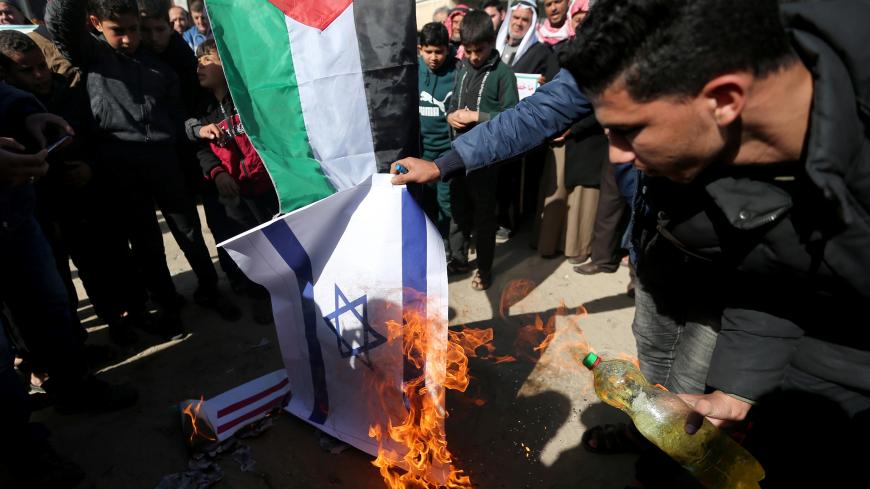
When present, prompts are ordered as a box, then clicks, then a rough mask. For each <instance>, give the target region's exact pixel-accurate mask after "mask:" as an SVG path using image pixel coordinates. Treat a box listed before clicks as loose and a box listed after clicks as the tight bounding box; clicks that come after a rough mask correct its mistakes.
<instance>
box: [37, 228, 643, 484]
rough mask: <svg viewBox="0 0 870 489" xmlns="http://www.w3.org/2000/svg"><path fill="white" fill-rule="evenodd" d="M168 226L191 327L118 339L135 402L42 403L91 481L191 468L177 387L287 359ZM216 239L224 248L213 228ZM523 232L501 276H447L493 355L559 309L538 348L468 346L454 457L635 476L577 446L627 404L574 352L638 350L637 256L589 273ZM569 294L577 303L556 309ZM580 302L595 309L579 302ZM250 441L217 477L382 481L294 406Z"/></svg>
mask: <svg viewBox="0 0 870 489" xmlns="http://www.w3.org/2000/svg"><path fill="white" fill-rule="evenodd" d="M164 239H165V242H166V246H167V257H168V260H169V263H170V269H171V270H172V272H173V274H174V275H175V279H176V284H177V286H178V289H179V291H180V292H181V293H183V294H184V295H185V296H187V297H188V299H189V302H190V305H188V306H186V307H185V310H184V313H183V318H184V320H185V323H186V325H187V328H188V330H189V331H190V332H191V333H192V334H191V335H189V337H187V338H186V339H184V340H181V341H178V342H172V343H160V342H159V340H158V339H157V338H155V337H151V336H149V335H147V334H145V333H142V334H141V341H140V344H138V345H137V346H136V348H133V349H130V350H128V351H124V352H118V356H117V358H116V359H115V360H114V362H113V364H112V365H110V366H108V367H107V368H106V369H105V370H104V371H103V372H102V373H100V376H101V377H102V378H104V379H106V380H109V381H113V382H121V381H129V382H132V383H133V384H135V385H136V386H137V387H138V388H139V389H140V394H141V399H140V401H139V403H138V404H137V405H136V406H135V407H133V408H130V409H127V410H124V411H121V412H116V413H110V414H103V415H74V416H59V415H57V414H56V413H55V412H54V411H53V410H52V409H45V410H42V411H40V412H37V413H35V414H34V416H33V420H34V421H39V422H43V423H45V424H46V425H47V426H48V427H49V429H50V430H51V432H52V440H53V443H54V445H55V447H56V448H57V450H58V451H59V452H61V453H63V454H65V455H66V456H68V457H69V458H71V459H72V460H73V461H75V462H76V463H78V464H79V465H81V466H82V467H83V468H84V469H85V471H86V472H87V474H88V477H87V480H86V481H85V482H83V483H82V484H81V486H80V487H81V488H107V489H108V488H129V489H139V488H142V489H146V488H147V489H152V488H154V487H155V486H156V485H157V484H158V482H159V481H160V479H161V477H163V476H164V475H167V474H171V473H175V472H180V471H183V470H184V469H185V468H186V465H187V461H188V456H189V454H188V451H187V448H186V446H185V444H184V441H183V436H182V432H181V422H180V420H181V417H180V414H179V411H178V403H179V401H182V400H184V399H190V398H198V397H200V396H205V398H209V397H212V396H214V395H217V394H219V393H221V392H223V391H225V390H227V389H229V388H232V387H235V386H236V385H239V384H241V383H244V382H246V381H248V380H251V379H254V378H256V377H258V376H260V375H262V374H265V373H268V372H271V371H274V370H276V369H278V368H281V359H280V355H279V352H278V349H277V340H276V336H275V332H274V328H273V327H272V326H260V325H257V324H255V323H254V322H253V321H252V320H251V319H250V317H251V316H250V307H249V304H248V303H247V300H246V299H242V298H236V300H237V301H238V302H239V304H240V306H242V307H243V309H245V313H246V315H245V317H244V318H243V319H242V320H241V321H239V322H236V323H228V322H225V321H222V320H221V319H220V318H219V317H218V316H217V314H215V313H214V312H212V311H210V310H208V309H204V308H201V307H199V306H197V305H195V304H193V303H192V301H191V300H190V297H191V294H192V292H193V290H194V289H195V287H196V279H195V277H194V276H193V274H192V273H191V272H190V270H189V267H188V265H187V262H186V261H185V259H184V257H183V256H182V255H181V253H180V251H179V250H178V247H177V246H176V245H175V243H174V241H173V240H172V238H171V236H170V235H169V234H168V233H166V234H164ZM206 239H207V240H208V241H209V245H210V246H212V249H214V248H213V241H212V239H211V236H210V235H207V236H206ZM527 242H528V237H527V236H526V235H523V234H520V235H519V236H517V237H515V238H513V239H512V240H511V241H510V242H509V243H506V244H503V245H499V247H498V251H497V255H496V263H495V270H494V271H495V275H496V281H495V284H494V285H493V286H492V287H491V288H490V290H488V291H486V292H485V293H482V292H476V291H474V290H472V289H471V287H470V275H469V276H464V277H457V278H454V279H452V280H451V288H450V307H451V318H450V324H451V327H454V328H458V327H461V326H466V327H470V328H488V327H492V328H494V331H495V340H494V344H495V346H496V347H497V350H496V352H495V353H496V354H497V355H516V353H517V352H516V347H515V341H516V338H517V333H518V331H519V330H520V329H521V328H522V327H524V326H526V325H530V324H534V323H535V320H536V318H537V317H540V318H541V321H542V322H543V323H544V324H546V322H547V321H548V320H549V319H550V318H551V317H554V316H558V317H555V318H554V320H555V326H556V329H557V331H558V334H557V335H556V338H555V339H554V341H553V342H552V343H551V344H550V345H549V347H547V348H546V350H544V351H543V353H542V355H541V356H540V358H531V359H522V358H521V359H520V360H519V361H517V362H513V363H499V364H496V363H494V362H492V361H489V360H480V359H472V360H471V362H470V368H471V374H472V376H473V377H474V379H473V380H472V383H471V385H470V387H469V389H468V391H467V392H466V393H451V394H450V395H448V411H449V413H450V417H449V419H448V422H447V430H448V441H449V446H450V449H451V450H452V451H453V453H454V455H455V463H456V465H457V466H458V467H460V468H462V469H464V470H465V471H466V472H467V473H468V474H470V476H471V477H472V481H473V482H474V485H475V487H481V488H569V487H570V488H578V487H595V488H597V489H611V488H621V487H624V486H625V485H626V484H627V483H628V482H629V480H630V479H631V473H632V470H631V468H632V464H633V460H634V459H633V458H632V457H630V456H601V455H595V454H591V453H588V452H586V451H585V450H584V449H583V448H582V447H581V446H580V437H581V436H582V433H583V431H584V430H585V429H586V428H587V427H591V426H594V425H597V424H600V423H602V422H611V421H613V420H620V419H621V417H622V415H621V413H619V412H617V411H615V410H614V409H612V408H610V407H607V406H604V405H602V404H601V403H600V402H599V401H598V400H597V398H596V397H595V394H594V392H593V391H592V389H591V376H590V375H589V373H588V372H586V371H585V370H584V369H583V367H582V366H580V365H579V363H578V361H577V359H576V357H577V356H578V355H579V354H580V353H581V352H582V351H583V349H584V348H585V346H583V345H586V344H588V345H590V346H591V347H592V348H594V349H595V350H596V351H599V352H603V353H604V354H605V355H606V354H610V355H617V354H626V355H629V356H631V355H634V353H635V345H634V340H633V337H632V335H631V327H630V326H631V319H632V316H633V312H634V307H633V302H632V301H631V300H630V299H628V298H627V296H626V295H625V288H626V285H627V284H628V272H627V269H625V268H622V269H620V270H619V271H618V272H617V273H614V274H600V275H596V276H591V277H587V276H581V275H578V274H576V273H574V272H573V271H572V270H571V265H569V264H568V263H567V262H566V261H565V260H564V259H542V258H539V257H537V256H536V255H535V253H534V251H533V250H531V249H530V248H529V246H528V245H527ZM520 279H522V280H527V281H531V282H533V283H534V284H535V286H534V288H533V289H532V290H531V292H530V293H529V294H528V295H526V296H525V297H524V298H522V300H520V301H519V302H517V303H516V304H513V305H512V307H510V308H508V309H507V310H506V311H504V314H502V311H500V310H499V304H500V300H501V296H502V293H503V291H504V290H505V288H506V286H508V284H509V283H511V282H512V281H515V280H520ZM78 286H80V284H78ZM228 293H229V292H228ZM81 297H83V298H84V293H83V292H82V293H81ZM560 303H563V304H564V305H565V306H566V307H567V311H560V310H559V306H560ZM580 306H584V307H585V309H586V311H588V314H577V312H578V308H579V307H580ZM92 312H93V311H92V308H91V307H90V306H89V304H88V302H87V299H84V300H83V301H82V307H81V309H80V315H81V317H82V318H83V321H84V322H85V324H86V325H87V326H88V327H89V328H90V329H91V331H92V333H91V338H90V340H89V342H92V343H96V344H101V343H107V342H108V339H107V336H106V331H105V329H103V325H102V324H100V323H99V320H98V319H97V318H96V317H94V316H93V313H92ZM481 404H482V405H481ZM244 442H245V443H246V444H247V445H249V446H250V447H251V449H252V453H253V457H254V459H255V460H256V462H257V465H256V470H255V471H254V472H242V471H241V470H240V468H239V465H238V464H237V463H235V462H234V461H233V460H232V459H231V457H229V456H225V457H223V458H222V459H221V462H220V463H221V466H222V467H223V469H224V471H225V477H224V479H223V480H222V481H221V482H219V483H218V484H216V485H215V486H214V487H215V488H223V489H227V488H245V489H248V488H251V489H254V488H354V489H355V488H381V487H384V483H383V481H382V480H381V478H380V476H379V475H378V473H377V469H376V468H375V467H373V466H372V465H371V464H370V461H371V458H370V457H369V456H368V455H366V454H363V453H361V452H358V451H356V450H353V449H350V450H347V451H345V452H343V453H341V454H339V455H333V454H331V453H329V452H327V451H324V450H322V449H321V448H320V447H319V444H318V434H317V433H316V432H315V430H314V429H313V428H312V427H310V426H309V425H308V424H307V423H304V422H302V421H300V420H298V419H295V418H293V417H291V416H289V415H284V416H280V417H278V418H277V419H276V421H275V423H274V425H273V426H272V428H271V429H269V430H268V431H267V432H265V433H264V434H263V435H262V436H260V437H258V438H254V439H248V440H244Z"/></svg>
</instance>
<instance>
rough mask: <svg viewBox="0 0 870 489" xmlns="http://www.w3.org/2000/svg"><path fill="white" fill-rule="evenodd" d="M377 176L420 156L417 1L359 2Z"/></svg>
mask: <svg viewBox="0 0 870 489" xmlns="http://www.w3.org/2000/svg"><path fill="white" fill-rule="evenodd" d="M353 9H354V10H353V13H354V23H355V24H356V32H357V39H358V41H359V52H360V60H361V62H362V70H363V82H364V84H365V90H366V99H367V100H368V108H369V118H370V122H371V126H372V139H373V142H374V147H375V156H376V158H377V164H378V171H380V172H384V171H387V170H389V168H390V163H392V162H394V161H396V160H398V159H401V158H404V157H406V156H419V153H420V149H419V148H420V136H419V134H420V120H419V117H418V109H417V105H418V102H417V31H416V9H415V5H414V2H413V0H354V2H353Z"/></svg>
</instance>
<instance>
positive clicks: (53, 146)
mask: <svg viewBox="0 0 870 489" xmlns="http://www.w3.org/2000/svg"><path fill="white" fill-rule="evenodd" d="M70 139H72V136H70V135H69V134H64V135H63V136H61V137H60V139H58V140H57V141H55V142H53V143H51V145H50V146H49V147H48V148H45V149H46V150H47V151H48V154H51V153H52V152H53V151H54V150H56V149H58V148H60V147H61V146H63V144H64V143H66V142H67V141H69V140H70Z"/></svg>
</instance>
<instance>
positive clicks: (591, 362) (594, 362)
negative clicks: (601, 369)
mask: <svg viewBox="0 0 870 489" xmlns="http://www.w3.org/2000/svg"><path fill="white" fill-rule="evenodd" d="M599 363H601V358H599V357H598V355H596V354H594V353H592V352H589V353H588V354H586V358H584V359H583V366H584V367H586V368H588V369H589V370H592V369H593V368H595V367H597V366H598V364H599Z"/></svg>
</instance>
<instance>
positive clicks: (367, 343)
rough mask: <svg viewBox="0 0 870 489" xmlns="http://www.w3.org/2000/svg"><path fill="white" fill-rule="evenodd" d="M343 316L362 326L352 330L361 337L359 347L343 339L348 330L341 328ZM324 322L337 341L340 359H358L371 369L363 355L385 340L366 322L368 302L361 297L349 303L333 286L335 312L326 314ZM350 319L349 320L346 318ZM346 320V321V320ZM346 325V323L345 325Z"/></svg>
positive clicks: (340, 291)
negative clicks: (348, 316) (360, 329)
mask: <svg viewBox="0 0 870 489" xmlns="http://www.w3.org/2000/svg"><path fill="white" fill-rule="evenodd" d="M359 307H361V308H362V311H359V310H358V309H357V308H359ZM345 315H350V316H352V318H355V319H356V320H357V321H358V322H359V323H360V325H362V331H361V332H360V331H359V330H354V332H359V333H360V334H361V335H362V338H360V339H361V340H362V344H361V345H359V346H353V345H352V344H351V342H349V341H348V340H346V339H345V337H344V333H345V332H347V330H348V329H350V328H342V326H341V317H342V316H345ZM323 319H324V320H325V321H326V324H327V326H329V327H330V329H332V332H333V333H335V337H336V339H337V340H338V351H339V353H341V357H342V358H350V357H359V359H360V360H361V361H362V362H363V363H364V364H365V365H366V366H368V367H369V368H371V364H370V363H369V361H368V360H367V359H366V358H365V357H364V354H365V353H367V352H368V351H369V350H372V349H374V348H377V347H379V346H381V345H383V344H384V343H386V342H387V339H386V338H385V337H384V336H383V335H382V334H380V333H378V332H377V331H376V330H375V329H374V328H372V327H371V325H370V324H369V321H368V300H367V298H366V296H365V295H363V296H362V297H360V298H358V299H356V300H353V301H349V300H348V299H347V296H345V295H344V292H342V290H341V289H340V288H339V287H338V284H336V285H335V311H334V312H332V313H331V314H328V315H326V316H324V317H323ZM348 319H350V318H348ZM346 320H347V319H346ZM345 324H346V323H345Z"/></svg>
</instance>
